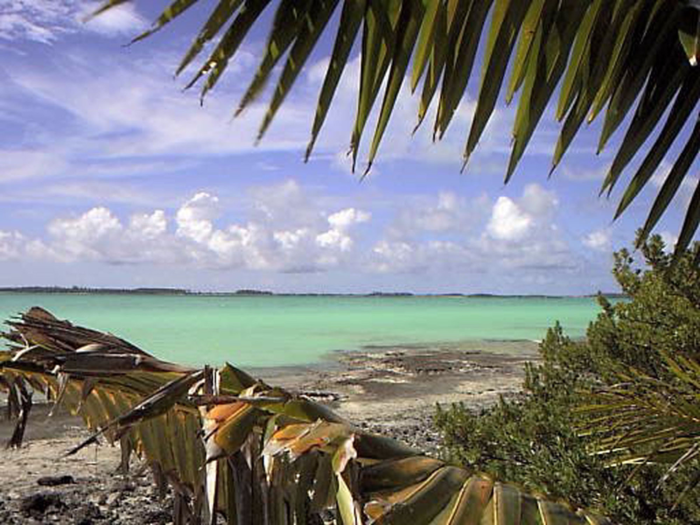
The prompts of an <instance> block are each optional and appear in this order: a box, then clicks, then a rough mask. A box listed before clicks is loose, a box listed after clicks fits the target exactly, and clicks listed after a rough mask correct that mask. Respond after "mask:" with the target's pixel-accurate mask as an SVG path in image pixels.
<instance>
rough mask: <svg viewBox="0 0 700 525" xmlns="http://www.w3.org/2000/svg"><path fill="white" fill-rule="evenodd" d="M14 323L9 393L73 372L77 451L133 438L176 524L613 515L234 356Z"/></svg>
mask: <svg viewBox="0 0 700 525" xmlns="http://www.w3.org/2000/svg"><path fill="white" fill-rule="evenodd" d="M10 326H11V328H12V329H11V331H10V332H8V333H7V334H5V338H6V339H7V340H8V341H9V343H10V346H11V348H10V350H9V351H8V352H4V353H2V354H0V378H2V381H0V389H2V390H6V391H9V393H10V396H12V395H14V394H17V389H18V388H19V389H22V388H24V392H25V393H26V394H27V395H26V397H25V398H26V399H31V396H30V395H29V388H30V387H29V386H28V385H30V384H31V388H33V389H35V390H36V391H37V392H44V393H49V394H50V395H51V396H52V397H53V399H56V397H57V396H58V393H57V391H58V389H59V388H60V387H59V382H60V381H59V377H61V378H64V380H63V382H62V384H63V385H65V386H64V393H63V395H62V396H61V401H60V402H61V404H62V405H63V406H64V407H66V408H67V409H69V410H71V411H72V412H73V413H75V414H76V415H80V416H81V417H82V418H83V419H84V420H85V422H86V424H87V425H88V427H89V428H91V429H92V430H93V431H94V434H93V435H92V436H91V437H90V438H89V439H88V440H86V441H84V442H83V443H81V444H79V445H78V446H77V447H76V448H75V449H74V450H77V449H78V448H80V447H82V446H85V445H86V444H89V443H91V442H93V441H94V440H95V439H96V438H97V437H98V436H105V437H106V438H107V439H108V440H110V441H111V442H113V443H116V442H119V443H120V446H121V447H122V450H123V451H124V452H125V455H126V456H127V457H128V454H129V453H130V452H131V451H134V452H135V453H136V454H137V455H138V456H140V457H141V458H142V459H144V460H145V461H146V462H147V463H148V465H149V466H150V467H151V468H152V469H153V471H154V475H155V478H156V479H158V480H160V482H161V483H168V484H170V485H171V486H172V488H173V491H174V493H175V499H176V504H175V505H176V509H178V511H177V512H175V514H174V517H175V522H176V523H183V524H184V523H200V522H201V520H202V519H204V518H205V517H207V516H208V522H209V523H216V520H217V516H221V517H223V518H224V519H225V520H226V522H227V523H231V524H234V523H251V522H252V520H253V517H255V516H258V517H262V516H266V519H267V520H268V522H270V523H307V522H311V521H312V520H314V519H315V520H316V521H318V519H319V513H320V512H322V511H333V512H335V516H336V520H337V522H339V523H343V524H361V523H369V522H373V523H387V524H388V523H411V524H415V525H422V524H426V525H427V524H429V523H448V524H455V525H456V524H465V525H466V524H470V523H494V524H500V525H511V524H512V525H516V524H523V525H529V524H532V525H534V524H539V523H547V524H553V525H559V524H572V523H580V524H582V525H583V524H591V523H592V524H606V523H608V522H607V521H606V520H605V519H603V518H600V517H597V516H596V515H595V514H593V513H590V512H586V511H576V512H575V511H574V510H572V509H570V508H568V507H567V506H566V505H563V504H560V503H552V502H549V501H547V500H546V499H544V498H542V497H535V496H532V495H529V494H527V493H526V492H524V491H522V490H521V489H519V488H518V487H515V486H512V485H508V484H502V483H496V482H494V481H493V480H491V479H489V478H488V477H485V476H482V475H478V474H473V473H470V472H467V471H466V470H464V469H461V468H458V467H454V466H450V465H447V464H445V463H444V462H443V461H440V460H437V459H433V458H430V457H426V456H424V455H422V454H421V453H420V452H419V451H416V450H414V449H411V448H409V447H406V446H404V445H402V444H401V443H399V442H397V441H394V440H392V439H388V438H385V437H382V436H378V435H375V434H371V433H368V432H365V431H363V430H361V429H359V428H358V427H356V426H354V425H352V424H351V423H349V422H346V421H344V420H343V419H342V418H340V417H338V416H337V415H336V414H334V413H333V412H331V411H330V410H328V409H327V408H326V407H325V406H323V405H320V404H318V403H316V402H314V401H313V400H311V399H309V398H306V397H304V396H301V395H298V394H294V393H291V392H288V391H285V390H283V389H280V388H274V387H271V386H269V385H267V384H266V383H264V382H263V381H259V380H255V379H253V378H252V377H251V376H249V375H248V374H246V373H245V372H243V371H241V370H238V369H236V368H235V367H233V366H231V365H226V366H224V367H222V368H221V369H218V370H214V369H212V368H209V367H204V368H203V369H187V368H180V367H176V366H175V365H172V364H170V363H165V362H163V361H160V360H158V359H156V358H155V357H153V356H150V355H149V354H147V353H145V352H143V351H142V350H140V349H138V348H137V347H135V346H133V345H131V344H130V343H127V342H126V341H123V340H121V339H119V338H117V337H115V336H112V335H106V334H101V333H99V332H95V331H93V330H88V329H84V328H81V327H77V326H73V325H71V324H70V323H68V322H66V321H59V320H57V319H56V318H54V317H53V316H52V315H51V314H49V313H48V312H46V311H44V310H41V309H32V310H30V311H29V312H27V313H25V314H23V315H22V316H21V317H20V318H19V319H15V320H13V321H11V323H10ZM96 341H99V343H100V344H111V345H113V347H112V348H113V351H111V352H110V351H106V350H104V348H103V350H101V352H102V354H105V355H112V354H114V355H126V354H128V355H130V356H132V357H133V358H134V360H135V362H136V364H134V361H126V360H125V361H124V363H125V365H124V366H123V367H121V368H112V367H110V368H105V367H101V366H100V365H99V362H98V361H97V360H95V359H92V358H93V357H94V356H92V355H91V352H92V351H95V352H97V351H100V350H99V349H95V350H90V349H88V350H87V351H86V350H85V347H86V345H92V344H95V342H96ZM117 352H118V353H117ZM83 355H85V356H86V357H85V359H86V364H85V365H82V364H81V361H82V359H83V357H82V356H83ZM69 362H71V363H72V367H71V368H70V370H68V369H64V368H63V366H64V364H66V363H69ZM18 380H21V383H17V381H18ZM87 382H90V384H89V388H85V385H86V383H87ZM18 384H21V385H22V387H19V386H17V385H18ZM23 422H24V423H26V418H25V419H22V420H20V423H21V424H23ZM15 445H17V446H18V445H19V443H15ZM125 463H128V461H126V462H125ZM263 494H264V497H262V495H263ZM314 516H315V518H314Z"/></svg>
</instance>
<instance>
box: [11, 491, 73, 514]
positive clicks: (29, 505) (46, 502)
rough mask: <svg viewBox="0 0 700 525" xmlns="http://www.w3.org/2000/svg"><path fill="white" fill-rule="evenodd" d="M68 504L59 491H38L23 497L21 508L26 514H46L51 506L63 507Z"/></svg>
mask: <svg viewBox="0 0 700 525" xmlns="http://www.w3.org/2000/svg"><path fill="white" fill-rule="evenodd" d="M65 506H66V504H65V503H64V501H63V499H62V497H61V495H60V494H59V493H57V492H37V493H35V494H31V495H29V496H26V497H24V498H22V503H21V505H20V508H21V509H22V511H23V512H24V513H26V514H44V513H45V512H46V511H47V510H48V509H49V507H54V508H56V509H62V508H64V507H65Z"/></svg>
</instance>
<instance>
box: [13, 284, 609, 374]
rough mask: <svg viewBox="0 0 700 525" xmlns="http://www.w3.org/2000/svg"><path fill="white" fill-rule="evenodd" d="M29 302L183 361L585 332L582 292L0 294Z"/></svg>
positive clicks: (242, 360)
mask: <svg viewBox="0 0 700 525" xmlns="http://www.w3.org/2000/svg"><path fill="white" fill-rule="evenodd" d="M34 305H39V306H42V307H44V308H46V309H48V310H49V311H51V312H53V313H54V314H55V315H56V316H58V317H59V318H63V319H68V320H70V321H71V322H73V323H74V324H80V325H83V326H88V327H91V328H95V329H99V330H102V331H109V332H112V333H114V334H116V335H118V336H120V337H123V338H124V339H127V340H128V341H130V342H132V343H134V344H135V345H137V346H139V347H140V348H142V349H144V350H146V351H148V352H150V353H153V354H155V355H156V356H158V357H160V358H163V359H167V360H171V361H176V362H180V363H187V364H192V365H201V364H204V363H209V364H214V365H216V364H220V363H223V362H225V361H230V362H232V363H235V364H237V365H239V366H247V367H268V366H274V367H276V366H287V365H305V364H314V363H319V362H321V361H322V360H323V359H324V358H327V356H328V355H329V353H331V352H333V351H337V350H343V351H348V350H350V351H351V350H358V349H361V348H362V347H365V346H369V345H371V346H374V345H380V346H381V345H386V346H392V345H406V344H427V345H431V344H437V343H459V342H463V341H474V340H538V339H541V338H542V337H544V334H545V332H546V330H547V328H548V327H550V326H552V325H553V324H554V322H555V321H559V322H560V323H561V324H562V326H563V327H564V330H565V332H566V333H567V334H568V335H570V336H572V337H581V336H583V335H585V330H586V327H587V326H588V323H589V322H590V321H592V320H593V319H594V318H595V316H596V314H597V313H598V312H599V311H600V308H599V306H598V304H597V303H596V301H595V299H592V298H541V297H525V298H498V297H348V296H340V297H338V296H318V297H300V296H262V297H258V296H255V297H249V296H195V295H186V296H178V295H135V294H129V295H111V294H25V293H21V294H20V293H3V294H0V317H2V319H7V318H8V317H10V316H12V315H15V314H17V313H18V312H20V311H22V310H25V309H27V308H29V307H31V306H34Z"/></svg>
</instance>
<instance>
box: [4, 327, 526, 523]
mask: <svg viewBox="0 0 700 525" xmlns="http://www.w3.org/2000/svg"><path fill="white" fill-rule="evenodd" d="M536 359H537V345H536V343H532V342H528V341H523V342H520V341H518V342H488V341H486V342H473V343H463V344H452V345H431V346H430V347H428V346H406V347H391V348H381V347H377V348H368V349H365V351H362V352H353V353H338V354H336V355H335V356H334V361H332V362H329V363H327V364H325V365H319V366H313V367H295V368H280V369H262V370H261V369H258V370H253V371H252V372H253V375H255V376H258V377H261V378H262V379H264V380H265V381H266V382H268V383H270V384H273V385H279V386H282V387H285V388H287V389H289V390H292V391H297V392H302V393H308V394H314V397H316V399H318V400H319V401H321V402H324V403H327V404H329V405H330V406H331V407H332V408H333V409H334V410H336V411H337V412H339V413H340V414H341V415H342V416H344V417H346V418H347V419H348V420H350V421H352V422H354V423H357V424H358V425H360V426H362V427H363V428H366V429H368V430H371V431H375V432H381V433H383V434H385V435H391V436H393V437H395V438H397V439H400V440H402V441H404V442H406V443H408V444H409V445H412V446H414V447H416V448H418V449H420V450H424V451H426V452H427V453H429V454H439V435H437V433H436V432H435V430H434V429H433V428H432V425H431V418H432V415H433V414H434V412H435V405H436V404H437V403H440V404H442V405H449V404H450V403H456V402H461V403H464V404H465V405H466V406H468V407H470V408H472V409H475V410H477V409H479V408H482V407H486V406H488V405H490V404H492V403H494V402H496V401H497V400H498V398H499V396H501V395H503V396H513V395H517V393H518V392H519V390H520V385H521V382H522V379H523V376H524V364H525V363H526V362H528V361H533V360H536ZM47 414H48V407H46V406H45V405H43V406H42V405H37V406H35V407H34V409H33V411H32V413H31V417H30V421H29V424H28V429H27V434H26V442H25V445H24V447H23V448H22V449H20V450H16V451H15V450H11V451H9V450H8V451H3V452H2V463H1V467H0V523H3V524H5V523H6V524H15V523H17V524H20V523H22V524H24V523H80V524H81V525H89V524H91V523H114V524H120V523H123V524H127V523H170V522H171V520H170V517H169V516H170V514H169V505H170V503H169V500H168V498H167V497H166V499H165V500H164V501H161V500H159V499H158V498H157V497H156V494H155V490H154V488H153V486H152V484H151V482H150V476H149V475H148V473H146V472H145V471H143V472H140V473H139V472H138V471H139V466H138V464H137V465H134V467H135V468H134V470H135V471H136V472H132V473H131V474H129V475H127V476H122V475H118V474H115V471H116V469H117V467H118V465H119V459H120V453H119V449H118V448H117V447H111V446H108V445H102V446H91V447H88V448H86V449H84V450H83V451H81V452H80V453H79V454H78V455H76V456H72V457H70V458H62V457H61V455H62V453H64V452H65V451H66V450H68V449H69V448H70V447H71V446H73V445H75V444H76V443H77V442H78V441H79V440H80V439H81V438H83V437H85V436H86V435H87V434H86V432H85V430H84V429H83V427H82V423H81V420H80V419H78V418H74V417H70V416H69V415H66V414H64V413H61V412H59V413H57V414H56V415H54V416H53V417H52V418H51V419H47ZM11 432H12V424H10V423H8V422H6V421H4V420H3V421H0V440H2V442H6V441H7V439H9V436H10V435H11ZM142 470H143V469H142ZM61 475H70V476H72V477H73V479H74V481H75V482H74V483H70V484H65V485H60V486H56V487H43V486H40V485H38V483H37V481H38V480H39V478H42V477H45V476H61ZM37 493H42V494H57V498H58V499H56V500H55V501H54V500H53V499H51V498H49V503H51V501H53V503H54V504H50V505H49V506H48V508H47V509H46V510H45V511H42V512H41V513H37V512H35V511H23V510H22V509H21V507H22V501H23V500H24V501H26V499H27V497H30V496H32V495H35V494H37ZM54 499H55V498H54ZM25 505H26V503H25Z"/></svg>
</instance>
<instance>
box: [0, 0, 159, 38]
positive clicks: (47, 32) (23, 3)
mask: <svg viewBox="0 0 700 525" xmlns="http://www.w3.org/2000/svg"><path fill="white" fill-rule="evenodd" d="M99 5H100V2H85V1H81V0H0V39H4V40H10V41H17V40H31V41H34V42H40V43H42V44H51V43H53V42H55V41H56V40H58V39H59V38H60V37H61V36H63V35H67V34H71V33H76V32H79V31H83V30H89V31H92V32H96V33H100V34H103V35H106V36H118V35H124V34H134V33H135V32H136V31H140V30H142V29H143V28H144V27H145V25H146V21H145V20H144V18H143V17H142V16H141V15H140V14H139V13H138V12H137V10H136V8H135V7H134V5H133V4H131V3H126V4H123V5H120V6H118V7H115V8H113V9H111V10H110V11H107V12H106V13H103V14H102V15H100V16H99V17H97V18H95V19H93V20H92V21H90V22H88V23H87V24H84V23H83V20H84V19H85V17H86V16H87V15H89V14H90V13H92V12H93V11H94V10H95V9H96V8H97V7H98V6H99Z"/></svg>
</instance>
